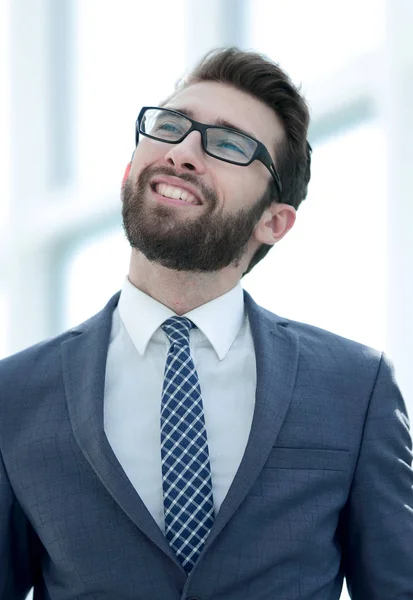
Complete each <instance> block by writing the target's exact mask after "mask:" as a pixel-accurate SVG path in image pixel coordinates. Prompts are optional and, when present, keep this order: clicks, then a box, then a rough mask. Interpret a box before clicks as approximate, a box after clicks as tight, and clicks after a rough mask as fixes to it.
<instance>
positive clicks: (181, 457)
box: [161, 317, 214, 573]
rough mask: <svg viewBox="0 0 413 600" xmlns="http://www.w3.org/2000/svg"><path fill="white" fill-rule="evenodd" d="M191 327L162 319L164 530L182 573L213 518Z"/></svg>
mask: <svg viewBox="0 0 413 600" xmlns="http://www.w3.org/2000/svg"><path fill="white" fill-rule="evenodd" d="M192 327H195V325H194V323H192V321H190V320H189V319H187V318H186V317H171V318H170V319H168V320H167V321H165V322H164V323H163V325H162V329H163V330H164V332H165V333H166V335H167V337H168V339H169V342H170V347H169V351H168V355H167V357H166V364H165V374H164V382H163V389H162V407H161V457H162V479H163V498H164V512H165V536H166V538H167V540H168V541H169V544H170V545H171V547H172V548H173V550H174V551H175V553H176V555H177V556H178V558H179V560H180V561H181V563H182V566H183V567H184V569H185V571H186V572H187V573H189V572H190V571H191V570H192V567H193V566H194V564H195V563H196V561H197V558H198V556H199V554H200V553H201V551H202V548H203V547H204V544H205V540H206V538H207V537H208V534H209V532H210V529H211V527H212V525H213V522H214V504H213V499H212V483H211V467H210V463H209V453H208V441H207V434H206V429H205V419H204V411H203V406H202V397H201V388H200V385H199V380H198V373H197V372H196V369H195V365H194V363H193V360H192V357H191V354H190V349H189V332H190V330H191V328H192Z"/></svg>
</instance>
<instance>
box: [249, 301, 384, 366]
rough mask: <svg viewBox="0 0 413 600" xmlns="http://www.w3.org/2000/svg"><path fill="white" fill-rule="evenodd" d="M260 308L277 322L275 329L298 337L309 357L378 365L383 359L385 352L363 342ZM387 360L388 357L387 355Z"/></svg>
mask: <svg viewBox="0 0 413 600" xmlns="http://www.w3.org/2000/svg"><path fill="white" fill-rule="evenodd" d="M260 310H261V311H263V313H264V314H265V315H266V317H267V318H268V319H271V321H272V323H274V324H275V329H274V331H275V330H277V328H279V329H278V330H279V331H282V330H283V329H284V330H286V331H288V332H290V334H293V335H295V336H296V337H297V339H298V342H299V345H300V349H301V350H303V351H304V352H305V354H306V355H307V356H309V357H312V358H314V357H315V356H318V357H319V358H326V359H327V358H328V357H330V358H332V359H333V360H339V359H341V358H347V359H350V361H351V362H352V363H353V364H355V363H359V364H360V363H364V364H366V362H367V363H370V364H371V365H372V366H373V365H376V366H377V364H378V363H379V362H380V361H381V360H382V359H383V352H382V351H380V350H378V349H375V348H372V347H371V346H368V345H366V344H363V343H361V342H358V341H355V340H352V339H350V338H346V337H344V336H342V335H339V334H338V333H334V332H332V331H328V330H327V329H323V328H321V327H317V326H316V325H311V324H309V323H304V322H301V321H295V320H293V319H287V318H281V317H279V316H278V315H275V314H274V313H272V312H271V311H269V310H267V309H265V308H261V307H260ZM385 360H387V358H386V357H385Z"/></svg>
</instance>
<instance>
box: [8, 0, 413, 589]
mask: <svg viewBox="0 0 413 600" xmlns="http://www.w3.org/2000/svg"><path fill="white" fill-rule="evenodd" d="M412 28H413V2H412V0H346V1H345V2H344V1H340V0H336V1H333V2H332V1H331V0H288V1H287V0H208V1H205V0H174V1H173V2H171V1H170V0H157V1H156V2H145V1H143V0H142V1H140V0H116V2H115V1H113V0H0V90H1V94H0V159H1V165H2V169H1V174H0V356H6V355H8V354H10V353H12V352H15V351H17V350H19V349H21V348H23V347H25V346H28V345H29V344H32V343H35V342H37V341H39V340H41V339H43V338H45V337H49V336H52V335H55V334H57V333H59V332H61V331H62V330H64V329H66V328H69V327H71V326H73V325H75V324H77V323H79V322H81V321H82V320H84V319H86V318H87V317H88V316H90V315H92V314H93V313H94V312H96V311H98V310H100V309H101V308H102V307H103V305H104V304H105V303H106V301H107V300H108V299H109V297H110V296H111V295H112V294H113V293H115V292H116V291H117V290H118V289H119V288H120V287H121V285H122V281H123V279H124V277H125V275H126V274H127V270H128V262H129V249H128V246H127V243H126V241H125V239H124V236H123V232H122V228H121V219H120V200H119V190H120V183H121V180H122V176H123V171H124V168H125V166H126V164H127V162H128V161H129V159H130V156H131V153H132V151H133V149H134V136H135V132H134V124H135V119H136V117H137V115H138V112H139V109H140V108H141V106H143V105H150V104H156V103H158V102H159V100H161V99H162V98H164V97H165V96H167V95H168V94H169V93H170V91H171V90H172V88H173V86H174V84H175V81H176V80H177V79H178V78H179V77H180V76H181V75H182V73H183V72H184V71H185V70H187V69H188V68H190V67H191V66H193V64H194V63H195V62H196V61H197V60H198V59H199V58H200V57H201V56H202V55H203V54H204V53H205V52H206V51H208V50H209V49H210V48H212V47H216V46H223V45H237V46H240V47H242V48H246V49H254V50H258V51H260V52H263V53H265V54H267V55H268V56H270V57H271V58H272V59H274V60H275V61H276V62H279V63H280V65H281V66H282V67H283V68H284V69H285V70H287V72H288V73H289V74H290V75H291V77H292V79H293V81H294V82H295V83H296V84H298V85H301V86H302V91H303V93H304V95H305V96H306V98H307V99H308V102H309V104H310V107H311V114H312V126H311V131H310V136H309V139H310V142H311V144H312V146H313V150H314V151H313V176H312V181H311V184H310V192H309V196H308V198H307V200H306V201H305V202H304V203H303V205H302V206H301V207H300V209H299V211H298V220H297V224H296V226H295V228H294V229H293V230H292V231H291V233H290V234H289V235H288V236H287V238H286V239H285V240H283V241H282V242H281V243H280V244H279V245H277V246H276V247H275V248H274V249H273V250H271V252H270V253H269V255H268V256H267V258H266V259H265V260H264V261H263V262H262V263H260V264H259V265H258V266H257V267H255V269H254V270H253V271H252V273H251V274H250V275H248V276H247V277H245V278H244V280H243V284H244V287H245V288H246V289H247V290H248V291H249V292H250V293H252V295H253V296H254V298H255V299H256V300H257V301H258V302H259V303H261V304H262V305H263V306H265V307H267V308H269V309H270V310H272V311H274V312H276V313H278V314H280V315H283V316H285V317H288V318H291V319H297V320H301V321H305V322H308V323H312V324H315V325H317V326H319V327H323V328H326V329H330V330H332V331H335V332H337V333H339V334H341V335H343V336H346V337H350V338H353V339H355V340H358V341H361V342H363V343H365V344H368V345H371V346H374V347H376V348H378V349H381V350H385V351H386V352H387V353H388V354H389V356H390V357H391V359H392V360H393V362H394V364H395V367H396V376H397V379H398V381H399V383H400V386H401V388H402V391H403V392H404V394H405V397H406V401H407V403H408V405H409V407H410V412H412V410H413V381H412V377H411V372H410V371H411V357H412V355H413V316H412V311H411V307H412V306H413V268H412V267H413V229H412V225H411V223H412V220H413V204H412V190H413V145H412V138H413V111H412V107H413V40H412V37H411V32H412V30H413V29H412ZM344 597H345V596H343V598H344Z"/></svg>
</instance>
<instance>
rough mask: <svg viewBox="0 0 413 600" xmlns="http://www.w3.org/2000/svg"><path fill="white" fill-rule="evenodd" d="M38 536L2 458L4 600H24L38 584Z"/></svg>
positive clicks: (0, 585)
mask: <svg viewBox="0 0 413 600" xmlns="http://www.w3.org/2000/svg"><path fill="white" fill-rule="evenodd" d="M34 554H35V551H34V535H33V531H32V529H31V526H30V524H29V522H28V521H27V519H26V517H25V515H24V513H23V511H22V510H21V508H20V506H19V504H18V503H17V501H16V498H15V496H14V493H13V490H12V488H11V486H10V483H9V480H8V477H7V473H6V470H5V467H4V463H3V459H2V457H1V454H0V600H24V598H26V596H27V594H28V592H29V591H30V589H31V588H32V586H33V584H34V579H35V576H34V573H35V570H36V569H35V566H34V562H33V560H32V558H33V556H34Z"/></svg>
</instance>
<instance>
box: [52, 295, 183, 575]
mask: <svg viewBox="0 0 413 600" xmlns="http://www.w3.org/2000/svg"><path fill="white" fill-rule="evenodd" d="M118 299H119V294H116V296H114V297H113V298H112V299H111V300H110V302H109V303H108V304H107V306H106V307H105V308H104V310H103V311H102V312H101V313H99V314H98V315H96V316H95V317H93V318H92V319H90V320H89V321H87V322H86V323H85V324H83V325H82V326H80V327H79V328H78V329H75V330H72V333H73V337H72V338H71V339H70V340H68V341H66V342H64V343H63V345H62V361H63V380H64V386H65V391H66V399H67V404H68V410H69V416H70V420H71V424H72V429H73V433H74V436H75V439H76V441H77V443H78V445H79V447H80V449H81V450H82V452H83V454H84V456H85V457H86V459H87V460H88V462H89V464H90V465H91V467H92V469H93V470H94V471H95V473H96V474H97V476H98V477H99V479H100V481H101V482H102V484H103V485H104V486H105V488H106V489H107V491H108V492H109V493H110V494H111V496H112V497H113V499H114V500H115V501H116V502H117V504H118V505H119V506H120V508H121V509H122V510H123V511H124V512H125V513H126V514H127V515H128V517H129V518H130V519H131V520H132V521H133V522H134V523H135V525H137V526H138V527H139V529H141V531H142V532H143V533H145V535H147V537H148V538H150V539H151V540H152V541H153V542H154V543H155V544H157V545H158V546H159V547H160V548H161V549H162V550H163V551H164V552H165V553H166V554H167V555H168V556H169V557H170V558H171V559H172V560H173V561H174V562H175V563H176V564H177V565H179V566H180V563H179V561H178V559H177V558H176V556H175V554H174V552H173V551H172V550H171V548H170V546H169V544H168V543H167V541H166V539H165V536H164V535H163V533H162V532H161V531H160V529H159V527H158V526H157V524H156V523H155V521H154V519H153V518H152V516H151V515H150V513H149V511H148V510H147V508H146V506H145V505H144V503H143V502H142V500H141V498H140V496H139V495H138V494H137V492H136V490H135V488H134V487H133V486H132V484H131V482H130V481H129V479H128V477H127V475H126V474H125V472H124V470H123V468H122V466H121V465H120V463H119V461H118V459H117V458H116V456H115V454H114V452H113V450H112V448H111V446H110V444H109V442H108V440H107V437H106V435H105V432H104V412H103V397H104V389H105V369H106V358H107V353H108V346H109V339H110V333H111V326H112V314H113V310H114V309H115V307H116V305H117V302H118ZM181 568H182V567H181Z"/></svg>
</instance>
